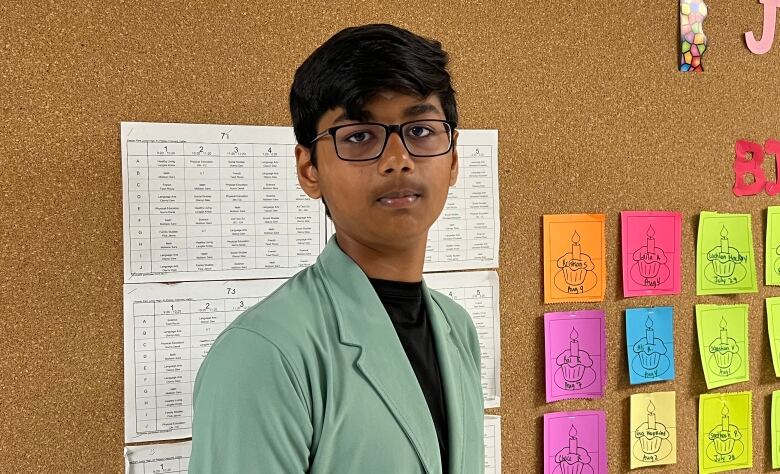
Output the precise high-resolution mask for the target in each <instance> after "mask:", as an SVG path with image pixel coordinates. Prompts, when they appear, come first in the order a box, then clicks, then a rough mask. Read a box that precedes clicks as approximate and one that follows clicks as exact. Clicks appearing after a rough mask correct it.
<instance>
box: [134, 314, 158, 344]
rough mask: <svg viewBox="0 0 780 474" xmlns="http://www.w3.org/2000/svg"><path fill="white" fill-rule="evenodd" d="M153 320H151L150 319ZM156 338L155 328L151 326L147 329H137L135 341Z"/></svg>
mask: <svg viewBox="0 0 780 474" xmlns="http://www.w3.org/2000/svg"><path fill="white" fill-rule="evenodd" d="M149 319H151V318H149ZM152 338H154V326H153V325H149V326H146V327H136V328H135V340H136V341H139V340H141V339H152Z"/></svg>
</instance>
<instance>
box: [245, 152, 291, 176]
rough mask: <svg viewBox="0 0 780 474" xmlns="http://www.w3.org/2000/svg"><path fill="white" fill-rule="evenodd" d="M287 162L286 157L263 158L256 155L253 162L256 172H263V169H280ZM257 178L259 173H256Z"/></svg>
mask: <svg viewBox="0 0 780 474" xmlns="http://www.w3.org/2000/svg"><path fill="white" fill-rule="evenodd" d="M286 162H287V159H286V158H285V157H281V156H276V155H275V156H270V155H269V156H263V155H257V154H256V155H255V160H254V162H253V164H254V167H255V169H256V170H258V171H259V170H263V169H280V168H283V167H284V165H285V163H286ZM255 175H256V176H257V173H255Z"/></svg>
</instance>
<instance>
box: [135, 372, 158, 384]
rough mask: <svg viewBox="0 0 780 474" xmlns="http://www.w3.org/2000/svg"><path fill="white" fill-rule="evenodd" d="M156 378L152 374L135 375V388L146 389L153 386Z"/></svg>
mask: <svg viewBox="0 0 780 474" xmlns="http://www.w3.org/2000/svg"><path fill="white" fill-rule="evenodd" d="M155 380H156V376H155V374H153V373H146V374H136V375H135V386H136V387H148V386H154V385H155Z"/></svg>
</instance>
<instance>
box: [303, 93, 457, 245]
mask: <svg viewBox="0 0 780 474" xmlns="http://www.w3.org/2000/svg"><path fill="white" fill-rule="evenodd" d="M344 112H345V111H344V109H342V108H337V109H333V110H330V111H328V112H326V113H325V114H324V115H323V116H322V117H321V118H320V120H319V122H318V124H317V132H318V133H319V132H322V131H324V130H326V129H328V128H330V127H334V126H337V125H342V124H348V123H356V122H357V121H355V120H349V119H347V118H346V116H345V113H344ZM363 112H364V115H365V117H364V120H361V121H371V122H379V123H384V124H388V125H389V124H400V123H403V122H408V121H411V120H425V119H439V120H444V119H445V116H444V111H443V110H442V106H441V102H440V100H439V97H438V96H437V95H435V94H432V95H430V96H428V97H426V98H422V99H421V98H419V97H415V96H410V95H406V94H402V93H399V92H392V91H387V92H381V93H379V94H377V95H376V96H375V97H374V98H372V99H371V100H370V101H368V102H367V103H366V105H365V107H364V108H363ZM456 139H457V131H455V132H454V134H453V142H454V141H455V140H456ZM313 146H316V147H317V167H316V168H315V167H314V166H312V164H311V161H310V158H311V155H310V151H309V149H307V148H305V147H303V146H301V145H298V146H297V147H296V149H295V155H296V160H297V167H298V181H299V182H300V184H301V187H302V188H303V190H304V191H305V192H306V194H308V195H309V196H310V197H312V198H315V199H317V198H320V197H323V196H324V198H325V201H326V203H327V205H328V209H329V210H330V214H331V218H332V219H333V222H334V224H335V225H336V231H337V233H338V235H339V240H340V241H341V239H344V238H346V239H350V240H354V241H356V242H357V243H359V244H362V245H365V246H369V247H371V248H374V249H381V248H387V247H395V248H408V247H410V246H413V245H421V243H420V241H421V240H422V241H423V242H424V241H425V240H426V239H427V236H428V229H429V228H430V227H431V225H433V223H434V222H435V221H436V219H437V218H438V217H439V214H440V213H441V211H442V209H443V208H444V203H445V201H446V199H447V192H448V188H449V187H450V186H452V185H454V184H455V182H456V181H457V178H458V154H457V151H456V148H455V144H454V143H453V147H452V149H451V150H450V151H449V152H447V153H446V154H444V155H440V156H435V157H428V158H420V157H412V156H410V155H409V152H408V151H407V150H406V148H405V147H404V145H403V143H402V141H401V137H400V136H399V135H398V134H397V133H392V134H390V136H389V137H388V141H387V146H386V147H385V150H384V152H383V153H382V155H380V157H379V158H377V159H376V160H372V161H364V162H350V161H344V160H341V159H340V158H339V157H338V156H337V155H336V150H335V147H334V145H333V138H332V137H331V136H330V135H328V136H327V137H324V138H322V139H320V140H318V141H317V142H316V143H315V144H314V145H313ZM422 245H424V244H422Z"/></svg>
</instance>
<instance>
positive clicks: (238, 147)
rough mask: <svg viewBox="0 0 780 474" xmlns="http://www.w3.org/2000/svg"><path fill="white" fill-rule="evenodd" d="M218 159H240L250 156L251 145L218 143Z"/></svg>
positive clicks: (251, 152)
mask: <svg viewBox="0 0 780 474" xmlns="http://www.w3.org/2000/svg"><path fill="white" fill-rule="evenodd" d="M219 155H220V158H225V157H234V158H235V157H241V156H252V155H253V151H252V144H251V143H225V144H223V143H220V144H219Z"/></svg>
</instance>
